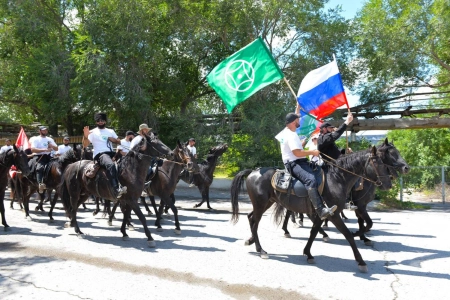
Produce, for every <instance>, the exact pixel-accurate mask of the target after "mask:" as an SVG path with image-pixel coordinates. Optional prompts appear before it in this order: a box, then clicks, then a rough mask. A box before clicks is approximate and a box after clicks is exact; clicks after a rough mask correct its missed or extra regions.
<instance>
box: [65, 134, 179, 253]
mask: <svg viewBox="0 0 450 300" xmlns="http://www.w3.org/2000/svg"><path fill="white" fill-rule="evenodd" d="M158 156H159V157H167V156H169V157H173V152H172V150H171V149H170V148H169V147H167V146H166V145H165V144H164V143H163V142H161V141H160V140H159V139H158V137H157V136H155V135H154V134H153V133H151V132H150V133H149V134H144V135H143V138H142V140H141V141H140V142H139V144H137V145H136V146H134V147H133V148H132V149H130V151H129V152H128V154H127V155H125V156H124V157H123V158H122V159H121V160H120V162H119V163H118V174H119V182H120V184H121V185H122V186H127V188H128V191H127V193H126V194H124V195H122V197H121V198H120V199H116V198H115V192H114V190H113V189H112V187H111V184H110V182H109V180H108V175H107V173H106V169H105V168H103V167H101V168H100V169H99V170H98V171H97V173H96V174H95V176H94V177H93V178H89V177H87V176H86V174H85V169H86V168H87V167H88V166H92V164H93V162H92V161H90V160H81V161H79V162H75V163H72V164H70V165H69V166H67V168H66V170H65V172H64V174H63V177H62V180H61V184H60V186H59V189H60V195H61V200H62V202H63V205H64V209H65V211H66V214H67V215H68V217H69V218H70V222H69V223H66V224H65V227H69V226H71V227H74V229H75V233H76V234H77V236H79V237H83V236H84V234H83V232H81V230H80V227H79V225H78V222H77V209H78V207H79V206H80V205H81V204H82V203H84V202H85V201H86V200H87V198H88V197H89V196H90V195H94V196H97V197H101V198H103V199H109V200H112V201H120V203H122V204H123V207H124V215H125V216H124V222H123V223H122V226H121V229H120V231H121V232H122V234H123V237H122V238H123V239H124V240H128V235H127V233H126V230H125V221H126V220H128V218H129V217H130V213H131V210H134V212H135V213H136V215H137V216H138V218H139V220H140V221H141V223H142V225H143V227H144V230H145V235H146V236H147V243H148V246H149V247H155V246H156V244H155V241H154V239H153V237H152V236H151V233H150V230H149V229H148V227H147V223H146V220H145V217H144V215H143V214H142V212H141V211H140V209H139V207H138V204H137V199H138V198H139V196H140V194H141V192H142V190H143V189H144V183H145V182H144V181H145V177H146V175H147V171H148V168H149V166H150V163H151V161H152V159H153V158H154V157H158Z"/></svg>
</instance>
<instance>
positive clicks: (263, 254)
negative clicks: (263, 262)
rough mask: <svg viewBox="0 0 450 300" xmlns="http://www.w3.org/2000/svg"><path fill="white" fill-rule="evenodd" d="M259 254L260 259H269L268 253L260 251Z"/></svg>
mask: <svg viewBox="0 0 450 300" xmlns="http://www.w3.org/2000/svg"><path fill="white" fill-rule="evenodd" d="M260 256H261V258H262V259H269V254H267V253H261V255H260Z"/></svg>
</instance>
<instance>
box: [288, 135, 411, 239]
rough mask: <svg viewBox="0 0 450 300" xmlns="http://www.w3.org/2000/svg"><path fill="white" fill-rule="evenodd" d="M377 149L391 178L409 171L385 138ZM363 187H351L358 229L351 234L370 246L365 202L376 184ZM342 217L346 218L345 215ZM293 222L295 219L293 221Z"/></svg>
mask: <svg viewBox="0 0 450 300" xmlns="http://www.w3.org/2000/svg"><path fill="white" fill-rule="evenodd" d="M377 151H378V153H379V154H380V157H381V160H382V161H383V163H384V164H385V165H386V166H388V168H389V171H390V173H391V175H392V177H393V178H396V177H398V176H397V172H396V171H399V172H401V173H403V174H407V173H408V171H409V166H408V164H407V163H406V161H405V160H404V159H403V157H402V156H401V154H400V152H399V151H398V149H397V148H395V146H394V145H393V144H392V143H389V141H388V139H387V138H386V139H385V140H384V142H383V143H382V144H381V145H380V146H378V147H377ZM363 184H364V188H363V189H362V190H361V191H355V190H354V189H352V191H351V199H352V201H353V202H354V203H355V205H356V206H357V207H358V208H357V209H356V210H355V214H356V217H357V218H358V224H359V230H358V231H357V232H355V233H353V236H355V237H356V236H359V237H360V240H362V241H364V244H365V245H367V246H372V245H373V241H371V240H370V239H368V238H367V237H366V236H365V233H366V232H367V231H369V230H370V228H372V224H373V222H372V219H371V218H370V216H369V214H368V212H367V204H369V203H370V202H371V201H372V200H373V199H374V198H375V189H376V186H375V185H374V184H373V183H371V182H370V181H366V180H364V181H363ZM289 214H290V212H289V211H287V213H286V219H285V220H284V222H283V227H282V228H283V230H284V233H285V237H290V234H289V231H288V230H287V223H288V218H289ZM343 218H345V219H347V218H346V217H345V216H343ZM364 222H366V224H367V226H364ZM294 223H295V221H294ZM323 227H328V219H327V220H325V221H324V225H323ZM319 232H320V233H321V234H322V236H323V240H324V241H328V235H327V234H326V233H325V231H323V229H319Z"/></svg>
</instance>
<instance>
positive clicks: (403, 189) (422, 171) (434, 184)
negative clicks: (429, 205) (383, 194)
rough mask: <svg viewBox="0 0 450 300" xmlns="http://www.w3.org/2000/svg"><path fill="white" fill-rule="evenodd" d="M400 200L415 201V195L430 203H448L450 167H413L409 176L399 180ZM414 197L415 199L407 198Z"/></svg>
mask: <svg viewBox="0 0 450 300" xmlns="http://www.w3.org/2000/svg"><path fill="white" fill-rule="evenodd" d="M399 182H400V200H401V201H403V200H405V198H408V200H412V201H414V198H415V197H414V195H417V194H419V193H420V194H421V195H423V196H424V197H427V198H428V200H430V201H437V200H439V199H440V200H441V201H442V202H443V203H445V202H448V201H449V198H450V167H447V166H430V167H411V170H410V172H409V173H408V174H406V175H402V176H401V177H400V178H399ZM407 195H413V197H407Z"/></svg>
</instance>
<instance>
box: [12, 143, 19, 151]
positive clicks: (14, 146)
mask: <svg viewBox="0 0 450 300" xmlns="http://www.w3.org/2000/svg"><path fill="white" fill-rule="evenodd" d="M13 149H14V152H16V153H19V148H17V146H16V144H13Z"/></svg>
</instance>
